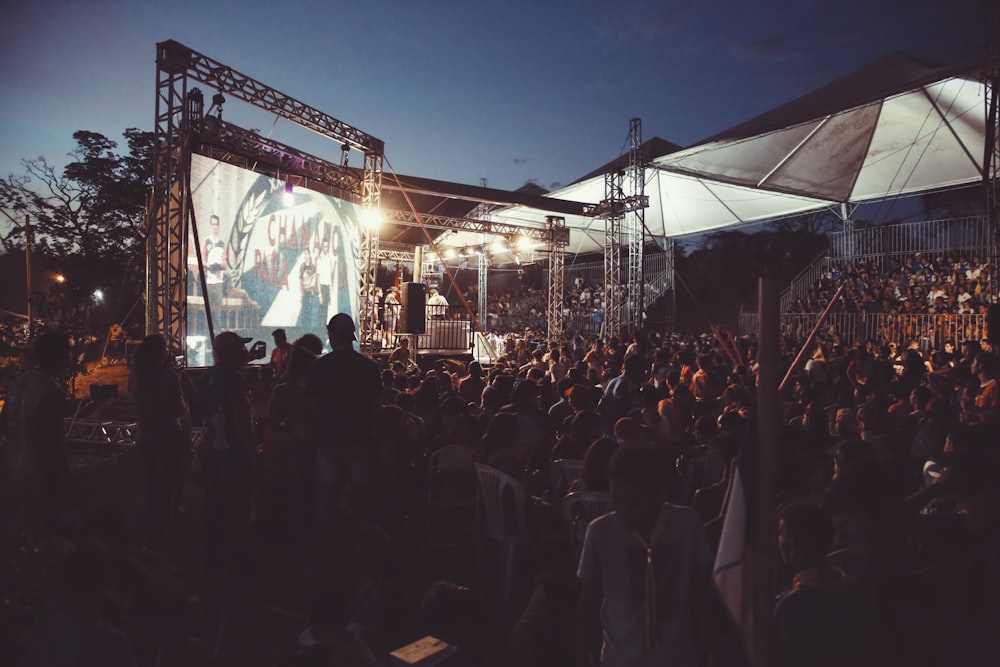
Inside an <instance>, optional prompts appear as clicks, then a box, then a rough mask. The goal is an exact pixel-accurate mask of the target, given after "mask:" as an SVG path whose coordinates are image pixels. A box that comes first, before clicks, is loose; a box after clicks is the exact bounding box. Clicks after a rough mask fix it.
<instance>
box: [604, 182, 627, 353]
mask: <svg viewBox="0 0 1000 667" xmlns="http://www.w3.org/2000/svg"><path fill="white" fill-rule="evenodd" d="M624 178H625V173H624V172H623V171H621V170H614V171H609V172H608V173H606V174H605V175H604V200H603V201H602V202H601V208H602V212H603V214H604V216H605V222H604V298H603V299H602V300H601V306H603V308H604V320H603V323H602V331H600V332H599V333H600V335H601V337H602V338H604V339H608V338H611V337H612V336H617V335H618V333H619V332H620V331H621V327H622V310H623V305H624V304H623V303H622V298H621V296H622V295H621V254H622V253H621V224H622V218H623V214H622V213H620V210H621V208H622V206H621V202H622V201H624V199H625V193H624V191H623V190H622V181H623V180H624Z"/></svg>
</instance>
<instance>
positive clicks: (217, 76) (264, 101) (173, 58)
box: [157, 40, 385, 155]
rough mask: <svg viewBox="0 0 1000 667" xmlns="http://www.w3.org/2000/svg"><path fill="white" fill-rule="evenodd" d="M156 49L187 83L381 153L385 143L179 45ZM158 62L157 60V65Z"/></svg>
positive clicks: (162, 44) (164, 44) (363, 149)
mask: <svg viewBox="0 0 1000 667" xmlns="http://www.w3.org/2000/svg"><path fill="white" fill-rule="evenodd" d="M157 48H158V50H159V53H160V54H161V56H162V59H163V60H166V61H167V63H168V65H169V67H171V68H172V69H175V70H178V71H182V72H186V73H187V76H188V77H190V78H191V79H193V80H195V81H200V82H201V83H204V84H205V85H208V86H211V87H212V88H214V89H215V90H217V91H219V92H220V93H225V94H226V95H228V96H230V97H233V98H236V99H239V100H243V101H244V102H247V103H248V104H251V105H253V106H255V107H257V108H259V109H263V110H265V111H268V112H270V113H273V114H274V115H275V116H280V117H281V118H285V119H287V120H290V121H291V122H293V123H295V124H296V125H300V126H302V127H304V128H306V129H309V130H312V131H313V132H316V133H317V134H321V135H323V136H325V137H329V138H331V139H334V140H336V141H340V142H343V143H346V144H348V145H349V146H351V147H352V148H354V149H357V150H359V151H361V152H363V153H376V154H378V155H383V154H384V153H385V143H384V142H383V141H382V140H380V139H376V138H375V137H373V136H371V135H370V134H367V133H365V132H362V131H361V130H359V129H357V128H355V127H351V126H350V125H348V124H347V123H344V122H343V121H339V120H337V119H336V118H333V117H332V116H330V115H328V114H326V113H324V112H322V111H320V110H319V109H315V108H313V107H311V106H309V105H308V104H305V103H303V102H299V101H298V100H296V99H294V98H292V97H289V96H288V95H285V94H284V93H282V92H279V91H277V90H275V89H273V88H271V87H270V86H268V85H266V84H263V83H261V82H260V81H256V80H254V79H252V78H250V77H248V76H246V75H245V74H241V73H240V72H237V71H236V70H234V69H233V68H231V67H229V66H228V65H223V64H222V63H220V62H219V61H217V60H213V59H212V58H209V57H208V56H205V55H203V54H201V53H198V52H197V51H195V50H194V49H191V48H188V47H186V46H184V45H183V44H181V43H179V42H175V41H174V40H169V41H166V42H160V43H159V44H157ZM160 60H161V59H158V62H159V61H160Z"/></svg>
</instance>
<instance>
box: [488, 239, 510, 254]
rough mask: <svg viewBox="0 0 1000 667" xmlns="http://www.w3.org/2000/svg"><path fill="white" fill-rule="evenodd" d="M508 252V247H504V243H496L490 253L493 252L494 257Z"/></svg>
mask: <svg viewBox="0 0 1000 667" xmlns="http://www.w3.org/2000/svg"><path fill="white" fill-rule="evenodd" d="M506 251H507V246H506V245H504V242H503V241H494V242H493V246H492V247H491V249H490V252H492V253H493V254H494V255H499V254H500V253H503V252H506Z"/></svg>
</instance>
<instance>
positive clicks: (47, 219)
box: [0, 128, 155, 325]
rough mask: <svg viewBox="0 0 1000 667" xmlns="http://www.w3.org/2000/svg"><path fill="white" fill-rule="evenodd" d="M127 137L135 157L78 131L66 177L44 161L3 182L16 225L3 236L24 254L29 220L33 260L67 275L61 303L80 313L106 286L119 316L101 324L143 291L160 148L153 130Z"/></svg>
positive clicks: (0, 190) (1, 196) (0, 205)
mask: <svg viewBox="0 0 1000 667" xmlns="http://www.w3.org/2000/svg"><path fill="white" fill-rule="evenodd" d="M123 136H124V137H125V141H126V144H127V146H128V152H127V153H124V154H120V153H117V152H116V149H117V148H118V144H117V143H116V142H115V141H113V140H111V139H108V138H107V137H105V136H104V135H102V134H98V133H96V132H88V131H85V130H79V131H77V132H75V133H74V134H73V139H74V141H75V142H76V148H75V149H74V150H73V151H72V152H71V153H70V157H72V158H73V161H72V162H70V163H69V164H68V165H66V167H65V168H64V169H63V170H62V173H61V174H60V173H59V172H58V170H57V169H56V167H54V166H53V165H51V164H49V162H48V161H47V160H46V159H45V158H44V157H39V158H36V159H34V160H22V161H21V164H22V165H23V166H24V170H25V172H24V173H23V174H21V175H10V176H8V177H6V178H2V179H0V209H2V210H3V212H4V214H5V215H6V216H7V218H8V219H9V220H10V222H11V223H13V226H12V228H11V229H10V230H9V231H8V233H6V234H5V235H4V236H3V237H2V238H0V243H2V244H3V248H4V249H5V250H6V251H8V252H11V251H21V250H23V248H24V243H25V235H24V231H25V230H24V223H25V218H26V216H30V219H31V226H32V230H33V236H34V239H35V242H34V244H33V247H32V255H33V258H37V260H38V261H39V262H40V263H42V264H44V265H46V266H48V267H49V268H53V269H56V270H58V271H60V272H62V273H64V274H65V275H66V277H67V282H66V285H65V288H64V293H63V295H62V298H63V299H64V300H65V303H64V304H62V305H63V306H65V307H67V308H69V309H70V310H71V311H73V312H79V307H80V306H81V305H83V304H85V303H86V302H87V300H89V299H90V298H91V295H92V294H93V293H94V291H95V290H96V289H100V290H102V291H103V292H104V293H105V294H107V295H108V296H109V301H108V303H111V304H115V305H117V306H118V309H117V311H118V312H116V311H115V309H112V310H111V311H105V312H104V313H103V315H104V318H101V319H111V320H114V319H116V318H119V317H121V316H122V315H124V312H121V311H124V310H127V309H128V308H129V307H130V306H131V305H132V302H133V301H134V300H135V298H136V297H137V296H138V295H139V294H141V292H142V284H143V272H144V270H145V261H144V257H145V245H144V239H145V233H144V228H143V224H144V218H145V208H146V195H147V192H149V190H150V188H151V185H152V177H153V156H154V149H155V143H154V138H153V134H152V133H151V132H143V131H140V130H137V129H135V128H129V129H127V130H125V132H124V133H123ZM96 324H98V323H95V325H96Z"/></svg>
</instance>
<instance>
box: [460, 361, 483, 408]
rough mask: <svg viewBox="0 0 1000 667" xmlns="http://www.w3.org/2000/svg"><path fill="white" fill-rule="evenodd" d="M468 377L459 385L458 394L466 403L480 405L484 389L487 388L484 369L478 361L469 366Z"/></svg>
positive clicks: (470, 363)
mask: <svg viewBox="0 0 1000 667" xmlns="http://www.w3.org/2000/svg"><path fill="white" fill-rule="evenodd" d="M468 373H469V374H468V375H466V376H465V377H464V378H462V379H461V380H460V381H459V383H458V394H459V395H460V396H461V397H462V398H463V399H464V400H465V402H466V403H476V404H478V403H479V402H480V401H481V400H482V397H483V389H485V388H486V379H485V374H484V373H483V367H482V365H481V364H480V363H479V362H478V361H475V360H473V361H470V362H469V365H468Z"/></svg>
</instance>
